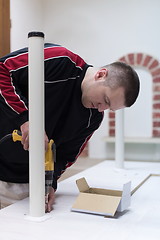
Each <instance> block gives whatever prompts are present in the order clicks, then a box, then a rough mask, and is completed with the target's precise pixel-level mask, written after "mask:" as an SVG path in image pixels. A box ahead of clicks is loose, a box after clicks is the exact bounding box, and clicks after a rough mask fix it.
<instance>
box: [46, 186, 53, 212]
mask: <svg viewBox="0 0 160 240" xmlns="http://www.w3.org/2000/svg"><path fill="white" fill-rule="evenodd" d="M54 192H55V191H54V189H53V188H51V190H50V193H49V194H48V196H46V197H47V199H46V206H45V211H46V213H47V212H51V211H52V210H53V204H54V200H55V194H54Z"/></svg>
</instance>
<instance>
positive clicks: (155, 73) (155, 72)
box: [151, 68, 160, 77]
mask: <svg viewBox="0 0 160 240" xmlns="http://www.w3.org/2000/svg"><path fill="white" fill-rule="evenodd" d="M151 74H152V76H153V77H154V76H157V75H160V68H158V69H156V70H154V71H151Z"/></svg>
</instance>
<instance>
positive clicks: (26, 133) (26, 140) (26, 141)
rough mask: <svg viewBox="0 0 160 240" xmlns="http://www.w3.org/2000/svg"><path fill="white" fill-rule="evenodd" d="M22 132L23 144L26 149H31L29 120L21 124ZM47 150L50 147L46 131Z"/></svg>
mask: <svg viewBox="0 0 160 240" xmlns="http://www.w3.org/2000/svg"><path fill="white" fill-rule="evenodd" d="M20 130H21V133H22V141H21V143H22V145H23V148H24V150H29V122H25V123H23V124H22V125H21V127H20ZM44 138H45V150H46V151H47V149H48V142H49V140H48V137H47V135H46V133H45V137H44Z"/></svg>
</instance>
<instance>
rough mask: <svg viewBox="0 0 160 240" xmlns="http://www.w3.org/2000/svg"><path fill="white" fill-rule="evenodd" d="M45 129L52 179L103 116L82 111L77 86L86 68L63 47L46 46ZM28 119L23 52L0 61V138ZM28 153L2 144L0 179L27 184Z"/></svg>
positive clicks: (25, 51)
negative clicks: (51, 148) (52, 155)
mask: <svg viewBox="0 0 160 240" xmlns="http://www.w3.org/2000/svg"><path fill="white" fill-rule="evenodd" d="M44 56H45V62H44V64H45V130H46V134H47V136H48V138H49V139H54V141H55V144H56V149H57V156H56V157H57V161H56V163H55V174H54V182H53V187H54V188H55V189H56V188H57V179H58V178H59V177H60V175H61V174H62V173H63V172H64V171H65V169H66V168H67V167H69V166H71V165H72V164H73V163H74V162H75V161H76V159H77V157H78V156H79V154H80V153H81V152H82V150H83V148H84V147H85V145H86V143H87V141H88V140H89V138H90V137H91V135H92V134H93V132H94V131H95V130H96V129H97V128H98V127H99V125H100V123H101V121H102V118H103V113H99V112H98V111H97V110H96V109H87V108H85V107H84V106H83V105H82V102H81V83H82V80H83V78H84V75H85V73H86V70H87V68H88V67H91V66H89V65H87V64H86V63H85V61H84V60H83V59H82V58H81V57H79V56H78V55H77V54H74V53H72V52H71V51H69V50H67V49H66V48H64V47H61V46H59V45H54V44H45V48H44ZM27 120H28V49H27V48H24V49H21V50H18V51H16V52H13V53H11V54H9V55H7V56H5V57H3V58H1V59H0V138H2V137H3V136H4V135H6V134H8V133H11V132H12V131H13V130H14V129H19V128H20V126H21V124H23V123H24V122H25V121H27ZM28 174H29V173H28V152H26V151H24V150H23V148H22V145H21V143H13V142H12V140H7V141H5V142H3V143H2V144H0V179H1V180H2V181H7V182H15V183H26V182H28Z"/></svg>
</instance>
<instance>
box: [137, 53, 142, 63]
mask: <svg viewBox="0 0 160 240" xmlns="http://www.w3.org/2000/svg"><path fill="white" fill-rule="evenodd" d="M142 58H143V54H142V53H137V64H138V65H141V62H142Z"/></svg>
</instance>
